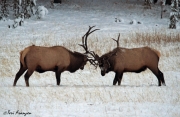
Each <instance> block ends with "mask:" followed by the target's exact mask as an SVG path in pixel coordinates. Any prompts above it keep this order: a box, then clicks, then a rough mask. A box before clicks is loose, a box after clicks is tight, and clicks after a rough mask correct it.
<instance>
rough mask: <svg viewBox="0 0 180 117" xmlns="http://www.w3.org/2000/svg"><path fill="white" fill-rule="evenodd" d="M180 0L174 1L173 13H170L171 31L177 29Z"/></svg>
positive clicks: (172, 5)
mask: <svg viewBox="0 0 180 117" xmlns="http://www.w3.org/2000/svg"><path fill="white" fill-rule="evenodd" d="M179 10H180V9H179V0H172V4H171V13H170V18H169V19H170V24H169V28H170V29H176V23H177V21H178V18H180V13H179V12H180V11H179Z"/></svg>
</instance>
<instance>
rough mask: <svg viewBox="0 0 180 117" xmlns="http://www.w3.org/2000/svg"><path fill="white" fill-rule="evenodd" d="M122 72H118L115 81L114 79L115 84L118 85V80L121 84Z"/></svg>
mask: <svg viewBox="0 0 180 117" xmlns="http://www.w3.org/2000/svg"><path fill="white" fill-rule="evenodd" d="M122 75H123V74H122V73H116V75H115V78H114V81H113V85H116V83H117V82H118V85H120V84H121V80H122Z"/></svg>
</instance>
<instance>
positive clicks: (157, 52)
mask: <svg viewBox="0 0 180 117" xmlns="http://www.w3.org/2000/svg"><path fill="white" fill-rule="evenodd" d="M152 50H153V51H154V52H155V53H156V54H157V55H158V57H160V56H161V53H160V52H159V51H158V50H156V49H152Z"/></svg>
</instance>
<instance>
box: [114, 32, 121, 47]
mask: <svg viewBox="0 0 180 117" xmlns="http://www.w3.org/2000/svg"><path fill="white" fill-rule="evenodd" d="M119 38H120V33H119V35H118V39H117V40H116V39H114V38H112V39H113V40H114V41H115V42H116V43H117V47H119Z"/></svg>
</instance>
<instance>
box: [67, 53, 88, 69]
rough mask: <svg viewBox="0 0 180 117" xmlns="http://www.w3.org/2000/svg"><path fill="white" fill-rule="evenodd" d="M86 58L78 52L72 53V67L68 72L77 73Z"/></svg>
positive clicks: (70, 66)
mask: <svg viewBox="0 0 180 117" xmlns="http://www.w3.org/2000/svg"><path fill="white" fill-rule="evenodd" d="M85 57H86V56H85V55H83V54H81V53H78V52H74V53H73V52H72V53H70V65H69V67H68V70H69V71H70V72H75V71H76V70H78V69H79V68H80V67H81V66H82V65H83V63H84V58H85Z"/></svg>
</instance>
